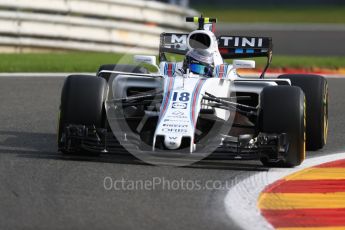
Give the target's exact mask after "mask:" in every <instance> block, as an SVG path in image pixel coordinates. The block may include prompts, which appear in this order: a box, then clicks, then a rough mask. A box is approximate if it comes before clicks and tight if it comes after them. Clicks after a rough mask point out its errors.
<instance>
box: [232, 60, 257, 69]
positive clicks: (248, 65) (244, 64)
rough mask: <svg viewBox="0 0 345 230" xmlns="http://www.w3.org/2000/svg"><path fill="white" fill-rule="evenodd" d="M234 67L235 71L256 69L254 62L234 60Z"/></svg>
mask: <svg viewBox="0 0 345 230" xmlns="http://www.w3.org/2000/svg"><path fill="white" fill-rule="evenodd" d="M232 65H233V68H234V69H255V61H253V60H234V61H233V63H232Z"/></svg>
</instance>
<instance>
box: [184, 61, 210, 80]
mask: <svg viewBox="0 0 345 230" xmlns="http://www.w3.org/2000/svg"><path fill="white" fill-rule="evenodd" d="M189 70H190V71H191V72H192V73H195V74H200V75H205V76H209V77H210V76H211V75H212V70H210V68H208V67H206V66H204V65H201V64H196V63H192V64H190V65H189ZM210 73H211V75H210Z"/></svg>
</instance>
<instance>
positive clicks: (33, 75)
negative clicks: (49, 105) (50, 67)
mask: <svg viewBox="0 0 345 230" xmlns="http://www.w3.org/2000/svg"><path fill="white" fill-rule="evenodd" d="M69 75H94V76H95V75H96V73H0V78H26V77H27V78H66V77H67V76H69Z"/></svg>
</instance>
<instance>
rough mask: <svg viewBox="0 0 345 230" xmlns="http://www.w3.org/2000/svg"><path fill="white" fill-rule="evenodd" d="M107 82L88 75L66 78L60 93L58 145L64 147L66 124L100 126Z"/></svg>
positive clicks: (61, 149)
mask: <svg viewBox="0 0 345 230" xmlns="http://www.w3.org/2000/svg"><path fill="white" fill-rule="evenodd" d="M106 93H107V82H106V80H105V79H103V78H98V77H95V76H88V75H72V76H69V77H67V78H66V80H65V83H64V86H63V88H62V93H61V104H60V115H59V124H58V147H59V150H60V151H61V152H63V153H70V151H68V150H66V149H65V144H66V143H65V141H66V140H64V138H63V136H64V132H65V128H66V127H67V126H68V125H85V126H95V127H96V128H101V127H102V124H103V123H104V114H105V113H104V101H105V98H106Z"/></svg>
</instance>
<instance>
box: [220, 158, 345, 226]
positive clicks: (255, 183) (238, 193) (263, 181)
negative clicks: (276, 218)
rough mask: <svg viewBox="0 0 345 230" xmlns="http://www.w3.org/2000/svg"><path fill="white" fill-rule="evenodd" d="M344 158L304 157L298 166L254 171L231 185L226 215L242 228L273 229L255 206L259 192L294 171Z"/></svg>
mask: <svg viewBox="0 0 345 230" xmlns="http://www.w3.org/2000/svg"><path fill="white" fill-rule="evenodd" d="M341 159H345V153H335V154H328V155H326V156H320V157H314V158H309V159H306V160H305V161H304V162H303V164H302V165H301V166H299V167H296V168H292V169H279V168H273V169H270V170H269V171H265V172H259V173H256V174H254V175H252V176H250V177H248V178H246V179H245V180H243V181H241V182H239V183H238V184H236V185H235V186H233V187H232V188H231V189H230V190H229V191H228V194H227V195H226V197H225V200H224V201H225V208H226V212H227V214H228V216H229V217H230V218H231V219H232V220H233V221H234V222H235V223H236V224H237V225H238V226H239V227H241V228H243V229H246V230H247V229H274V228H273V227H272V226H271V225H270V224H269V223H268V222H267V221H266V220H265V218H264V217H262V216H261V214H260V210H259V209H258V207H257V202H258V198H259V195H260V193H261V192H262V191H263V190H264V188H265V187H266V186H267V185H269V184H272V183H273V182H275V181H277V180H279V179H281V178H283V177H286V176H288V175H290V174H292V173H294V172H297V171H300V170H302V169H305V168H309V167H312V166H316V165H319V164H322V163H326V162H330V161H336V160H341Z"/></svg>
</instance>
